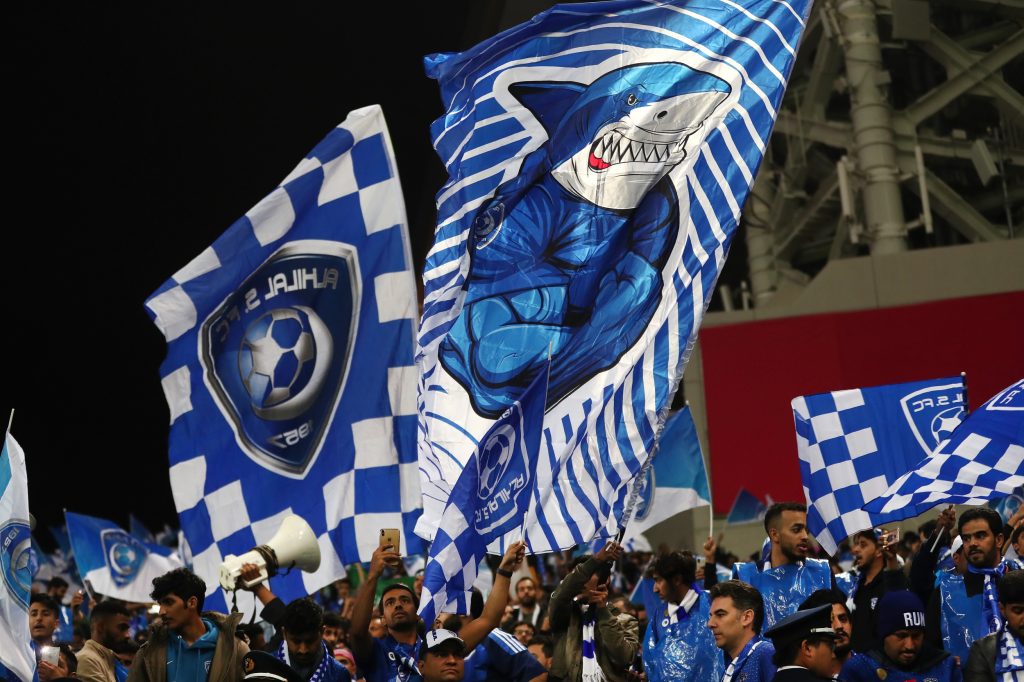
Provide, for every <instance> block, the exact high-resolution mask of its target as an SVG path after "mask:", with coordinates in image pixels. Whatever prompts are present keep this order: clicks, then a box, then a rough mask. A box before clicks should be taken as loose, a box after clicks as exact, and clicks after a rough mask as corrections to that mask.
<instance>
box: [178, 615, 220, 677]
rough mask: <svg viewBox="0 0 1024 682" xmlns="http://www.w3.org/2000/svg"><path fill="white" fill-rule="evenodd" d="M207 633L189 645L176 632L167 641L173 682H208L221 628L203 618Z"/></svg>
mask: <svg viewBox="0 0 1024 682" xmlns="http://www.w3.org/2000/svg"><path fill="white" fill-rule="evenodd" d="M203 624H204V625H205V626H206V633H205V634H204V635H203V636H202V637H200V638H199V639H197V640H196V641H195V642H193V643H192V646H189V645H188V644H186V643H185V640H183V639H182V638H181V635H179V634H178V633H176V632H171V633H170V638H169V639H168V641H167V679H168V680H169V681H173V682H206V680H207V678H208V677H209V676H210V666H211V665H212V664H213V653H214V650H215V649H216V648H217V635H218V633H219V630H218V629H217V626H216V624H214V623H213V621H211V620H207V619H206V618H203Z"/></svg>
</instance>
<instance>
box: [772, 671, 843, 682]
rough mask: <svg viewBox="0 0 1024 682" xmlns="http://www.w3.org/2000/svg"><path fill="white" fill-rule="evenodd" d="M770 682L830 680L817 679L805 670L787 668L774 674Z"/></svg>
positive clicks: (825, 680)
mask: <svg viewBox="0 0 1024 682" xmlns="http://www.w3.org/2000/svg"><path fill="white" fill-rule="evenodd" d="M772 682H831V678H828V677H818V676H817V675H815V674H814V673H812V672H811V671H810V670H808V669H807V668H789V669H788V670H779V671H778V672H776V673H775V677H773V678H772Z"/></svg>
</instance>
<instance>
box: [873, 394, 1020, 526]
mask: <svg viewBox="0 0 1024 682" xmlns="http://www.w3.org/2000/svg"><path fill="white" fill-rule="evenodd" d="M1022 485H1024V379H1021V380H1019V381H1017V382H1014V383H1013V384H1011V385H1010V386H1008V387H1006V388H1005V389H1003V390H1002V391H1000V392H999V393H997V394H996V395H994V396H992V398H990V399H989V400H988V402H986V403H985V404H984V405H982V406H981V408H979V409H978V410H975V411H974V412H972V413H971V414H970V415H969V416H968V417H967V418H966V419H965V420H964V421H963V422H962V423H961V424H960V425H959V426H957V427H956V430H954V431H953V432H952V434H950V435H949V436H948V440H944V441H943V442H942V443H941V444H940V445H939V447H938V448H936V450H935V453H934V454H932V455H931V456H930V457H928V458H927V459H925V460H924V461H922V462H920V463H919V464H918V465H917V466H915V467H914V468H913V470H912V471H909V472H907V473H906V474H904V475H903V476H901V477H900V478H899V479H897V480H896V481H894V482H893V484H892V485H891V486H889V489H888V490H886V491H884V492H883V493H882V494H881V495H879V496H878V497H877V498H876V499H875V500H874V501H872V502H870V503H868V505H867V507H866V509H868V510H871V511H872V512H877V513H881V514H889V515H892V516H893V518H896V519H905V518H908V517H911V516H916V515H918V514H923V513H924V512H926V511H928V510H929V509H931V508H932V507H934V506H936V505H939V504H970V505H978V504H984V503H985V502H987V501H988V500H991V499H993V498H996V497H1002V496H1003V495H1008V494H1010V493H1012V492H1013V491H1014V490H1015V489H1017V488H1019V487H1021V486H1022Z"/></svg>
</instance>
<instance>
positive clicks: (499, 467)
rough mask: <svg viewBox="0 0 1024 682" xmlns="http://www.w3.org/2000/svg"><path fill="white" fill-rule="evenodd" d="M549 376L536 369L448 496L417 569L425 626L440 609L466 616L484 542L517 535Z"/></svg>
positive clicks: (534, 465)
mask: <svg viewBox="0 0 1024 682" xmlns="http://www.w3.org/2000/svg"><path fill="white" fill-rule="evenodd" d="M547 380H548V376H547V372H546V371H545V372H542V373H541V374H539V375H538V376H537V378H536V379H534V380H533V383H532V384H531V385H530V386H529V388H528V389H527V390H526V392H524V393H523V394H522V395H521V396H520V397H519V399H518V400H516V402H514V403H512V406H511V407H509V408H508V409H507V410H505V412H504V414H502V415H501V416H500V417H499V418H498V419H497V420H496V421H495V422H494V425H493V426H492V427H491V430H490V431H488V432H487V434H486V435H485V436H484V438H483V439H482V440H481V441H480V446H479V447H478V448H477V450H476V451H475V452H474V453H473V454H472V455H471V456H470V459H469V462H467V463H466V466H465V467H463V469H462V473H461V474H460V475H459V478H458V480H457V481H456V482H455V487H454V488H452V491H451V493H450V494H449V495H448V504H447V505H446V506H445V508H444V513H443V514H442V515H441V525H440V526H439V527H438V529H437V532H436V533H435V534H434V541H433V542H432V543H431V545H430V556H429V557H428V558H427V565H426V568H425V569H424V571H423V593H422V596H421V597H420V608H419V614H420V617H422V618H423V621H424V622H425V623H428V624H429V623H433V622H434V618H435V617H436V616H437V615H438V614H440V613H462V614H467V613H469V605H470V588H471V587H472V586H473V581H475V580H476V575H477V569H478V568H479V565H480V562H481V561H482V560H483V558H484V555H485V554H486V548H487V545H488V544H489V543H491V542H498V543H499V544H500V542H501V541H502V538H503V537H504V536H505V535H506V534H509V533H516V534H518V533H520V532H521V530H522V527H523V521H524V520H525V519H524V517H525V515H526V510H527V509H528V508H529V504H530V498H531V495H532V494H533V490H534V487H535V485H536V480H535V478H534V477H535V472H536V469H537V456H538V451H539V449H540V434H541V427H542V426H543V424H544V402H545V394H546V389H547ZM503 549H504V548H503V547H502V550H503Z"/></svg>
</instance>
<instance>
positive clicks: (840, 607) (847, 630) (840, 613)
mask: <svg viewBox="0 0 1024 682" xmlns="http://www.w3.org/2000/svg"><path fill="white" fill-rule="evenodd" d="M826 604H828V605H829V606H831V607H832V629H833V630H835V633H836V646H835V666H834V670H833V674H835V673H838V672H839V669H840V668H842V667H843V664H844V663H846V661H848V660H849V659H850V656H851V655H852V654H853V649H852V648H851V647H850V640H851V638H852V636H853V621H852V619H851V618H850V609H849V608H847V606H846V595H844V594H843V593H842V591H841V590H839V589H836V588H834V587H833V588H832V589H829V590H817V591H816V592H814V593H813V594H812V595H811V596H810V597H808V598H807V599H805V600H804V602H803V603H802V604H800V610H801V611H806V610H807V609H813V608H817V607H819V606H824V605H826Z"/></svg>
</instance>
